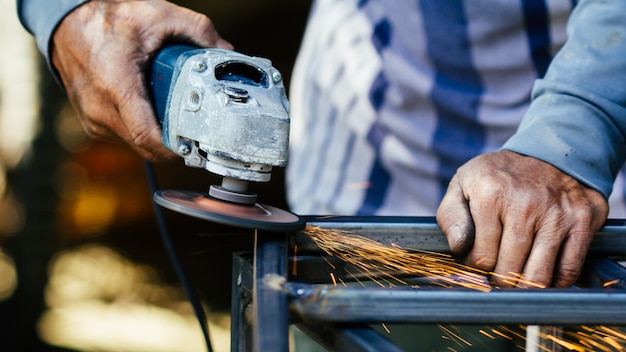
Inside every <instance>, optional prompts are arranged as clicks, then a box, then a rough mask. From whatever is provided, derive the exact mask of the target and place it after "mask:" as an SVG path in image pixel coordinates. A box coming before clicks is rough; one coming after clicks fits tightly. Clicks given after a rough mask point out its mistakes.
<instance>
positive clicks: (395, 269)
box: [304, 226, 626, 352]
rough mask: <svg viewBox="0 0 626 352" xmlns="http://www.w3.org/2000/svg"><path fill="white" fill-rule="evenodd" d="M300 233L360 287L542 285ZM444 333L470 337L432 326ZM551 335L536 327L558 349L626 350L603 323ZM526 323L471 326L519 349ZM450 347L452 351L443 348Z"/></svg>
mask: <svg viewBox="0 0 626 352" xmlns="http://www.w3.org/2000/svg"><path fill="white" fill-rule="evenodd" d="M304 233H305V234H306V235H308V236H309V237H310V238H311V239H312V240H313V241H314V242H315V243H316V244H317V245H318V247H319V248H320V249H321V250H322V251H324V252H325V253H326V254H327V255H329V256H330V257H334V258H337V259H340V260H342V261H344V262H346V263H348V264H350V265H352V266H353V267H354V268H356V269H355V270H356V271H357V272H351V271H349V270H348V269H346V268H344V269H343V270H344V271H345V273H346V274H347V276H348V277H349V278H350V279H351V280H353V281H355V282H357V283H359V284H360V285H361V286H365V283H364V281H363V280H364V279H365V280H369V281H370V282H372V283H374V284H377V285H379V286H383V287H393V286H396V285H403V286H407V285H409V283H408V282H409V281H410V280H408V279H403V278H404V277H407V278H408V277H422V278H427V279H428V282H427V283H428V284H430V285H437V286H442V287H463V288H468V289H473V290H478V291H482V292H489V291H491V290H492V289H493V287H492V286H491V284H490V283H489V280H488V279H487V277H488V276H497V277H498V278H500V279H501V280H502V281H503V282H509V283H511V284H513V285H516V284H523V285H525V286H526V287H534V288H544V286H540V285H537V284H535V283H533V282H530V281H528V280H525V279H524V278H523V276H522V275H521V274H518V273H508V275H501V274H496V273H493V272H487V271H482V270H479V269H476V268H473V267H470V266H467V265H463V264H460V263H457V262H456V261H455V260H454V258H453V257H452V256H451V255H448V254H444V253H437V252H431V251H423V250H413V249H411V250H409V249H406V248H402V247H400V246H399V245H397V244H392V245H390V246H388V245H384V244H382V243H380V242H377V241H374V240H371V239H369V238H367V237H364V236H360V235H358V234H355V233H351V232H347V231H341V230H334V229H323V228H319V227H313V226H308V227H306V228H305V230H304ZM324 260H325V261H326V262H327V263H328V265H329V266H330V267H331V268H332V269H333V270H338V269H337V266H335V265H333V264H332V263H331V262H330V260H328V259H327V258H324ZM330 276H331V279H332V282H333V284H334V285H335V286H336V285H337V280H338V281H340V282H341V283H342V284H343V285H344V286H346V283H345V282H344V281H343V280H342V279H341V277H339V276H335V274H334V273H330ZM618 282H619V280H612V281H608V282H606V283H605V284H604V287H608V286H611V285H614V284H616V283H618ZM411 287H414V288H419V287H420V286H419V285H415V284H411ZM438 326H439V328H440V329H441V330H442V332H443V333H444V335H443V336H442V338H443V339H446V340H449V341H453V342H454V343H455V344H456V345H458V346H459V347H463V346H472V342H471V339H469V338H464V337H461V336H460V334H459V333H455V332H453V331H452V329H451V328H450V327H445V326H443V325H438ZM383 327H384V328H385V330H387V331H388V333H389V330H388V328H387V327H386V325H384V324H383ZM557 330H558V331H557V333H554V330H551V333H546V332H542V331H539V332H538V333H537V334H538V337H539V338H540V339H541V340H542V341H546V342H550V343H554V344H555V345H558V346H559V347H560V348H563V349H565V350H569V351H580V352H587V351H589V352H591V351H607V352H610V351H626V334H625V333H624V332H622V331H620V330H618V329H616V328H612V327H607V326H595V327H590V326H585V325H581V326H578V327H568V328H567V329H566V330H565V329H562V328H557ZM525 332H526V327H525V326H519V327H518V329H514V328H510V327H506V326H497V327H489V328H487V330H485V329H479V330H477V335H480V336H483V337H487V338H489V339H491V340H495V339H497V338H501V339H506V340H509V341H513V342H514V343H515V345H516V346H517V347H518V348H520V349H522V350H523V349H525V347H524V346H523V344H524V343H525V342H528V341H527V340H526V336H525ZM533 345H534V347H537V348H539V349H540V350H542V351H546V352H549V351H551V350H552V349H548V348H546V347H544V346H541V345H535V344H534V343H533ZM448 349H449V350H450V351H456V350H455V349H454V348H452V347H448Z"/></svg>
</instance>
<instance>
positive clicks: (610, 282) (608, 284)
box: [602, 279, 619, 287]
mask: <svg viewBox="0 0 626 352" xmlns="http://www.w3.org/2000/svg"><path fill="white" fill-rule="evenodd" d="M618 282H619V279H615V280H611V281H607V282H605V283H604V284H603V285H602V286H604V287H609V286H613V285H615V284H616V283H618Z"/></svg>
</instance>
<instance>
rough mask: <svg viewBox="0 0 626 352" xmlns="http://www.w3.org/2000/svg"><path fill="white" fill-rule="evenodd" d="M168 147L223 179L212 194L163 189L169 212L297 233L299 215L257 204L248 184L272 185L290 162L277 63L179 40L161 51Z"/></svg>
mask: <svg viewBox="0 0 626 352" xmlns="http://www.w3.org/2000/svg"><path fill="white" fill-rule="evenodd" d="M150 88H151V90H152V99H153V103H154V108H155V111H156V114H157V117H158V120H159V122H160V123H161V126H162V129H163V144H164V145H165V147H167V148H168V149H170V150H172V151H173V152H175V153H176V154H178V155H180V156H181V157H182V158H184V160H185V165H187V166H190V167H197V168H204V169H206V170H208V171H210V172H212V173H215V174H218V175H221V176H223V179H222V184H221V185H211V186H210V187H209V190H208V192H206V193H200V192H194V191H173V190H159V191H157V192H156V193H155V194H154V201H155V202H156V203H157V204H159V205H161V206H163V207H166V208H168V209H170V210H173V211H176V212H179V213H183V214H186V215H190V216H193V217H197V218H201V219H205V220H210V221H215V222H220V223H223V224H227V225H234V226H239V227H247V228H255V229H261V230H269V231H295V230H300V229H302V228H303V227H304V225H305V223H304V221H303V220H302V219H300V218H299V217H298V216H297V215H295V214H292V213H290V212H287V211H285V210H282V209H278V208H274V207H271V206H267V205H263V204H259V203H257V202H256V198H257V197H256V195H255V194H252V193H249V192H248V191H247V188H248V182H249V181H253V182H268V181H269V180H270V177H271V171H272V167H274V166H279V167H282V166H285V165H286V163H287V155H288V148H289V113H288V111H289V102H288V100H287V97H286V94H285V88H284V85H283V82H282V76H281V74H280V72H279V71H278V70H276V69H275V68H274V67H273V66H272V63H271V61H269V60H267V59H264V58H258V57H251V56H247V55H244V54H241V53H238V52H234V51H228V50H221V49H199V48H196V47H191V46H184V45H176V46H170V47H166V48H164V49H162V50H161V51H160V52H159V53H158V54H157V55H156V57H155V58H154V60H153V62H152V67H151V69H150Z"/></svg>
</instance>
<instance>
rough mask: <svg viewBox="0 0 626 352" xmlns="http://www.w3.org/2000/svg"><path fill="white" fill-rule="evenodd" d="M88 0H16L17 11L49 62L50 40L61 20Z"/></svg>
mask: <svg viewBox="0 0 626 352" xmlns="http://www.w3.org/2000/svg"><path fill="white" fill-rule="evenodd" d="M87 1H88V0H17V13H18V16H19V18H20V21H21V22H22V25H23V26H24V28H26V30H28V31H29V32H30V33H31V34H33V35H34V36H35V39H36V40H37V46H38V47H39V51H41V53H42V54H43V55H44V56H45V58H46V61H48V64H50V40H51V37H52V33H54V30H55V29H56V27H57V26H58V25H59V23H60V22H61V20H62V19H63V18H64V17H65V15H67V14H68V13H70V12H71V11H72V10H73V9H75V8H76V7H77V6H79V5H80V4H82V3H84V2H87Z"/></svg>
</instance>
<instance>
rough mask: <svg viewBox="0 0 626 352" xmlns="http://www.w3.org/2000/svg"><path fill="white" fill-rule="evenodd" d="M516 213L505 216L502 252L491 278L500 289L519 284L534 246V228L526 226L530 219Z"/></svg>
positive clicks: (520, 213) (501, 242) (501, 243)
mask: <svg viewBox="0 0 626 352" xmlns="http://www.w3.org/2000/svg"><path fill="white" fill-rule="evenodd" d="M515 213H516V214H515V215H514V216H510V215H508V216H505V221H504V223H505V224H504V226H503V230H502V240H501V241H500V251H499V253H498V259H497V262H496V267H495V268H494V270H493V274H492V277H491V279H492V281H493V283H494V284H495V285H496V286H498V287H512V286H516V285H517V284H518V279H519V277H520V276H521V274H522V272H523V271H524V266H525V263H526V259H527V258H528V255H529V253H530V251H531V248H532V245H533V237H534V228H533V227H532V226H527V225H526V224H527V222H528V221H527V220H528V218H529V217H528V216H526V215H523V213H522V212H515ZM509 214H510V212H509Z"/></svg>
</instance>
